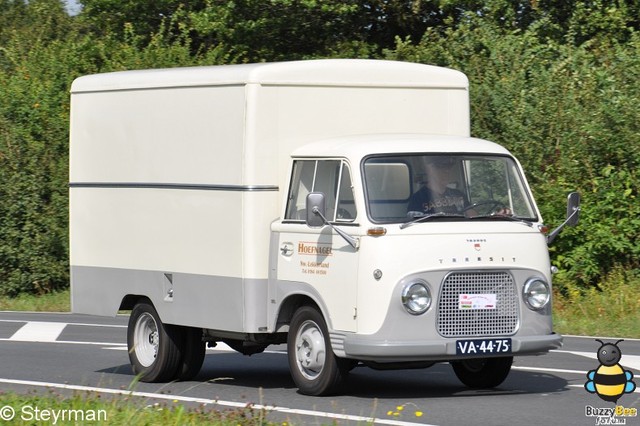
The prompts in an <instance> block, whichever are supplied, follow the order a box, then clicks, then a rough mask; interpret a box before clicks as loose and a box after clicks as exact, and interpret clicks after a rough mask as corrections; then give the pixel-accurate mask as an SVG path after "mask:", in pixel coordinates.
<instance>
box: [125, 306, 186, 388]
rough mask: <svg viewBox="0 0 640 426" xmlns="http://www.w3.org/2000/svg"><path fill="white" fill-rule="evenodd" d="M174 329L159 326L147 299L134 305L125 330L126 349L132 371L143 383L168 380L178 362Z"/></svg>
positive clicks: (179, 345)
mask: <svg viewBox="0 0 640 426" xmlns="http://www.w3.org/2000/svg"><path fill="white" fill-rule="evenodd" d="M181 338H182V336H181V334H180V332H179V329H178V327H175V326H171V325H165V324H162V321H160V317H159V316H158V313H157V312H156V310H155V308H154V307H153V305H152V304H151V302H149V301H148V300H146V301H142V302H139V303H138V304H136V306H134V308H133V310H132V311H131V316H130V317H129V325H128V328H127V346H128V348H129V360H130V361H131V366H132V367H133V372H134V373H135V374H136V375H139V376H140V380H141V381H143V382H165V381H169V380H172V379H173V378H174V377H175V375H176V373H177V371H178V367H179V366H180V361H181V359H182V354H181V348H182V344H183V342H182V339H181Z"/></svg>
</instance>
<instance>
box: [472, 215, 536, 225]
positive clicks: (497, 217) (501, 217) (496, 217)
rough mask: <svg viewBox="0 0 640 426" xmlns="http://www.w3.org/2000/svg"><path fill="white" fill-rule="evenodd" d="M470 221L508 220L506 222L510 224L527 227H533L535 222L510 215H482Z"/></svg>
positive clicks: (473, 217)
mask: <svg viewBox="0 0 640 426" xmlns="http://www.w3.org/2000/svg"><path fill="white" fill-rule="evenodd" d="M469 219H491V220H506V221H509V222H518V223H522V224H523V225H527V226H529V227H532V226H533V222H530V221H528V220H525V219H522V218H519V217H518V216H510V215H504V214H485V215H480V216H472V217H470V218H469Z"/></svg>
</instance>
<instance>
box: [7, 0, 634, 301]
mask: <svg viewBox="0 0 640 426" xmlns="http://www.w3.org/2000/svg"><path fill="white" fill-rule="evenodd" d="M82 3H83V6H84V7H83V9H82V11H81V12H80V14H78V15H77V16H68V15H67V14H66V13H65V10H64V7H63V5H62V3H61V1H59V0H30V1H29V2H25V1H23V0H0V82H2V83H0V201H1V202H0V294H10V295H13V294H17V293H21V292H28V293H38V292H49V291H52V290H56V289H61V288H65V287H67V286H68V242H67V241H68V226H67V222H68V217H67V215H68V213H67V204H68V200H67V192H68V191H67V182H68V154H67V153H68V130H67V129H68V120H69V116H68V115H69V96H68V90H69V87H70V84H71V81H72V80H73V79H74V78H75V77H77V76H80V75H83V74H88V73H96V72H105V71H112V70H123V69H140V68H158V67H173V66H186V65H199V64H223V63H237V62H249V61H267V60H269V61H272V60H290V59H302V58H315V57H362V58H386V59H395V60H406V61H415V62H422V63H430V64H436V65H442V66H448V67H452V68H456V69H459V70H461V71H463V72H465V73H466V74H467V75H468V76H469V79H470V83H471V99H472V125H473V129H472V130H473V133H474V135H477V136H480V137H484V138H487V139H490V140H494V141H496V142H498V143H501V144H503V145H504V146H506V147H507V148H509V149H510V150H511V151H512V152H513V153H514V154H515V155H516V156H517V157H518V158H519V159H520V161H521V163H523V165H524V167H525V170H526V171H527V177H528V179H529V183H530V185H531V187H532V189H533V192H534V195H535V196H536V199H537V201H538V204H539V206H540V209H541V211H542V213H543V216H544V217H545V218H546V220H547V221H548V223H549V225H551V226H553V225H556V224H559V223H560V222H561V221H562V219H563V217H564V214H565V211H564V209H565V205H564V198H565V197H566V194H567V193H568V192H570V191H572V190H578V191H580V192H581V194H582V198H583V210H582V216H581V217H582V221H581V224H580V225H579V226H578V227H577V228H573V229H568V230H566V231H565V232H564V233H563V234H562V235H561V236H560V237H559V238H558V239H557V240H556V242H555V243H554V245H553V246H552V255H553V260H554V263H555V264H557V265H558V266H559V267H561V272H560V273H559V274H558V280H557V281H558V282H559V283H560V284H561V286H562V287H566V289H565V290H566V291H567V292H568V291H570V289H569V286H568V284H566V283H569V282H572V283H577V285H579V286H582V287H585V288H586V287H589V286H592V285H594V284H596V285H597V284H600V285H605V284H603V283H604V282H605V281H606V277H608V276H610V274H611V273H612V271H616V270H619V269H620V268H622V269H623V270H629V271H632V270H638V269H640V265H639V263H640V260H639V259H640V244H639V243H640V241H638V239H639V235H640V203H638V199H637V197H638V187H639V184H640V182H639V180H640V178H639V177H638V174H637V173H636V169H637V168H638V165H639V162H640V140H639V139H640V129H639V126H640V119H639V117H638V115H639V112H638V109H637V106H636V100H637V99H639V98H640V93H639V92H640V85H638V84H637V81H638V79H639V77H640V55H639V54H638V53H639V52H640V35H639V33H638V32H637V31H638V29H639V26H640V20H639V19H638V16H640V6H638V3H637V2H635V1H631V0H617V1H613V0H591V1H585V0H570V1H566V2H554V1H550V0H537V1H531V0H526V1H525V0H522V1H514V0H487V1H478V0H437V1H431V2H424V1H415V0H371V1H364V0H350V1H346V2H345V1H337V0H327V1H320V0H272V1H268V2H267V1H259V0H235V1H218V0H198V1H193V2H182V1H179V0H160V1H138V0H119V1H114V0H84V1H83V2H82Z"/></svg>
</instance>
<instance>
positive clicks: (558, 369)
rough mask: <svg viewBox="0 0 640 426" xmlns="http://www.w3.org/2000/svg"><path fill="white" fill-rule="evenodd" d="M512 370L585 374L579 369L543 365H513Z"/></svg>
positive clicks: (585, 373)
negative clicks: (544, 366) (545, 366)
mask: <svg viewBox="0 0 640 426" xmlns="http://www.w3.org/2000/svg"><path fill="white" fill-rule="evenodd" d="M511 369H512V370H522V371H542V372H543V373H568V374H580V375H583V376H586V375H587V372H586V371H580V370H565V369H562V368H543V367H523V366H517V365H514V366H513V367H511Z"/></svg>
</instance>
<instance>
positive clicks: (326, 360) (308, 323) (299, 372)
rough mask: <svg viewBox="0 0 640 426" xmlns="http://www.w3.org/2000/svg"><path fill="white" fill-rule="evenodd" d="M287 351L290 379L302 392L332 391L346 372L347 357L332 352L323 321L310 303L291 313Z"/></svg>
mask: <svg viewBox="0 0 640 426" xmlns="http://www.w3.org/2000/svg"><path fill="white" fill-rule="evenodd" d="M287 352H288V357H289V369H290V370H291V376H292V377H293V381H294V382H295V383H296V385H297V386H298V389H299V390H300V393H303V394H305V395H314V396H319V395H328V394H331V393H334V392H335V391H336V390H337V389H338V388H339V386H340V385H341V384H342V381H343V378H344V377H345V376H346V374H347V371H348V366H347V363H348V360H341V359H339V358H337V357H336V356H335V355H334V354H333V351H332V350H331V342H330V341H329V332H328V330H327V325H326V322H325V320H324V318H323V317H322V314H320V312H318V310H317V309H315V308H312V307H310V306H303V307H301V308H300V309H298V310H297V311H296V312H295V314H294V315H293V319H292V320H291V324H290V325H289V335H288V338H287Z"/></svg>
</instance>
